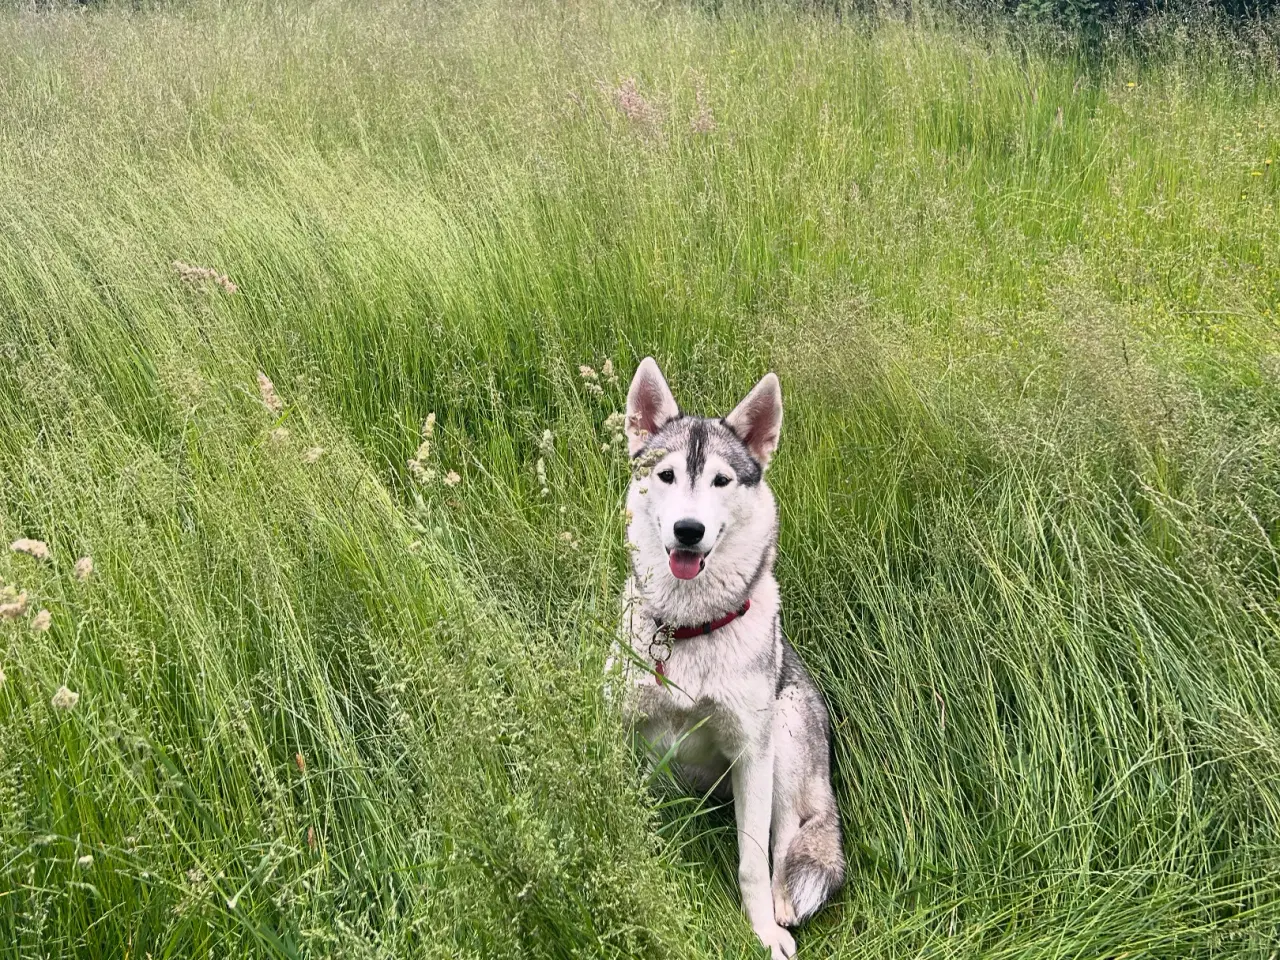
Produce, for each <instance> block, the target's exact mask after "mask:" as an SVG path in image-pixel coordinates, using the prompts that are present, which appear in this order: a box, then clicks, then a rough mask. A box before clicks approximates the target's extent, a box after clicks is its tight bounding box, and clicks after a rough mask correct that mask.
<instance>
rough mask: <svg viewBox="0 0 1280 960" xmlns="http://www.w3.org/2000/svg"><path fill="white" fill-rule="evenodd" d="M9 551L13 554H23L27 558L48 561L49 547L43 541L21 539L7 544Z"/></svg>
mask: <svg viewBox="0 0 1280 960" xmlns="http://www.w3.org/2000/svg"><path fill="white" fill-rule="evenodd" d="M9 549H10V550H12V551H13V552H14V553H25V554H26V555H27V556H29V557H35V558H36V559H37V560H48V559H49V545H48V544H47V543H45V542H44V541H43V540H30V539H28V538H27V537H22V538H20V539H18V540H15V541H13V543H11V544H9Z"/></svg>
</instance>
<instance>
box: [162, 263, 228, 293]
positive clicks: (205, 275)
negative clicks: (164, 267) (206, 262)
mask: <svg viewBox="0 0 1280 960" xmlns="http://www.w3.org/2000/svg"><path fill="white" fill-rule="evenodd" d="M173 268H174V269H175V270H177V271H178V276H179V277H181V278H182V279H183V280H184V281H185V282H186V283H189V284H192V285H193V286H194V285H196V284H200V283H204V282H206V281H208V282H212V283H215V284H217V285H218V286H220V287H221V288H222V289H223V290H225V291H227V293H235V292H236V291H238V290H239V289H240V288H239V287H237V286H236V285H235V284H234V283H233V282H232V280H231V278H230V277H229V276H227V275H226V274H225V273H219V272H218V271H217V270H214V269H213V268H212V267H197V266H193V265H192V264H190V263H183V262H182V261H181V260H175V261H173Z"/></svg>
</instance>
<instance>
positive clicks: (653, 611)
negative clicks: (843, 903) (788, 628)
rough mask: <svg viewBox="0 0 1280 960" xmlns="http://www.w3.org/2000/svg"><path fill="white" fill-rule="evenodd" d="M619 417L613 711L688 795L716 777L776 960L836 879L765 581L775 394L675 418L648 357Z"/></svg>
mask: <svg viewBox="0 0 1280 960" xmlns="http://www.w3.org/2000/svg"><path fill="white" fill-rule="evenodd" d="M626 425H627V436H628V439H629V441H630V450H631V456H632V464H633V468H634V470H633V480H632V483H631V489H630V492H629V493H628V495H627V508H628V514H629V517H630V522H629V525H628V529H627V538H628V541H629V543H630V546H631V556H632V561H631V563H632V575H631V577H630V579H629V580H628V581H627V585H626V590H625V595H624V598H623V603H624V617H623V629H622V636H621V637H620V639H619V644H618V647H617V648H616V649H615V651H614V656H613V657H612V658H611V663H612V664H615V665H616V666H617V669H618V670H619V671H620V672H621V675H622V677H623V682H622V684H621V687H622V689H623V691H624V693H623V697H622V702H623V706H624V709H625V711H626V713H627V716H628V719H629V720H630V721H631V722H632V723H633V725H634V726H635V727H636V728H637V729H638V731H639V733H640V735H641V736H642V737H643V738H644V740H645V741H646V742H647V743H648V744H649V745H650V747H651V749H652V750H653V751H654V752H655V753H657V754H658V755H659V756H665V755H667V754H668V752H670V751H674V752H673V757H674V761H675V769H676V771H677V773H678V775H679V776H680V777H681V778H682V779H684V780H686V781H687V782H688V783H689V784H690V785H691V786H693V787H694V788H695V789H697V790H699V791H700V792H701V791H706V790H711V789H721V790H723V788H724V787H725V785H726V784H725V781H726V780H727V781H728V784H727V785H728V787H729V788H730V789H731V791H732V796H733V803H734V814H735V819H736V820H737V827H738V854H739V867H738V882H739V884H740V886H741V889H742V908H743V911H744V912H745V913H746V915H747V918H748V919H749V920H750V922H751V926H752V928H753V929H754V930H755V932H756V934H757V935H758V936H759V937H760V939H761V941H762V942H763V943H764V945H765V946H767V947H768V948H769V949H770V951H771V952H772V954H773V958H774V960H780V958H783V957H790V956H792V955H793V954H794V953H795V940H794V939H792V937H791V934H790V933H789V932H788V931H787V930H786V929H785V928H786V927H791V926H795V925H796V924H798V923H800V922H801V921H803V920H804V919H805V918H806V917H808V916H810V915H811V914H813V913H814V912H815V911H816V910H817V909H818V908H819V907H821V906H822V904H823V903H825V902H826V900H827V899H828V898H829V897H830V896H831V894H832V893H834V892H835V891H836V890H837V889H838V888H839V887H840V885H841V883H842V882H843V881H844V853H843V849H842V847H841V839H840V821H839V817H838V813H837V810H836V799H835V793H834V791H833V790H832V787H831V773H830V742H831V728H830V723H829V721H828V717H827V708H826V704H825V703H824V702H823V699H822V695H821V694H820V693H819V692H818V688H817V687H816V686H815V685H814V682H813V680H812V679H811V678H810V676H809V674H808V673H807V672H806V671H805V668H804V666H803V665H802V664H801V663H800V660H799V658H798V657H797V656H796V652H795V650H794V649H793V648H792V647H791V645H790V644H789V643H788V642H787V640H786V638H785V637H784V636H783V635H782V629H781V623H780V616H779V609H780V606H781V600H780V598H779V595H778V582H777V581H776V580H775V579H774V576H773V562H774V557H775V555H776V553H777V532H778V512H777V505H776V504H775V503H774V499H773V494H772V493H771V492H770V491H769V487H768V486H767V485H766V484H765V481H764V471H765V468H766V467H767V466H768V463H769V458H770V456H772V454H773V452H774V450H775V449H776V447H777V445H778V434H779V430H780V428H781V426H782V390H781V388H780V387H779V385H778V378H777V377H776V376H774V375H773V374H772V373H770V374H768V375H767V376H765V378H764V379H763V380H761V381H760V382H759V383H758V384H756V386H755V388H754V389H753V390H752V391H751V393H749V394H748V395H747V397H746V399H745V400H743V401H742V402H741V403H740V404H738V406H737V407H736V408H735V409H734V411H733V412H732V413H731V414H729V415H728V416H727V417H724V418H723V419H711V418H702V417H691V416H685V415H684V414H682V413H681V412H680V409H679V407H678V406H677V405H676V401H675V398H674V397H673V396H672V395H671V390H670V388H668V386H667V382H666V380H664V379H663V376H662V373H661V371H660V370H659V369H658V365H657V364H656V363H655V362H654V361H653V358H652V357H649V358H646V359H645V360H644V362H643V363H641V364H640V367H639V369H637V370H636V374H635V378H634V379H633V380H632V381H631V389H630V392H629V394H628V396H627V424H626ZM770 841H772V844H771V843H770ZM770 852H772V861H773V870H772V878H771V877H770Z"/></svg>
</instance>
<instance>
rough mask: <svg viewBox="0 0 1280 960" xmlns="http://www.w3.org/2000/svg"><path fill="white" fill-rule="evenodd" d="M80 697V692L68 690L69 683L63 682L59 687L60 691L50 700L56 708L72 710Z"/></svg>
mask: <svg viewBox="0 0 1280 960" xmlns="http://www.w3.org/2000/svg"><path fill="white" fill-rule="evenodd" d="M79 699H80V694H78V693H76V692H74V691H73V690H68V689H67V685H66V684H63V685H62V686H60V687H59V688H58V692H57V693H55V694H54V695H53V699H52V700H50V701H49V702H50V703H51V704H52V705H53V708H54V709H55V710H70V709H71V708H72V707H74V706H75V705H76V702H77V701H78V700H79Z"/></svg>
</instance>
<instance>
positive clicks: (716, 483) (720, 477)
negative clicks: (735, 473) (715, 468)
mask: <svg viewBox="0 0 1280 960" xmlns="http://www.w3.org/2000/svg"><path fill="white" fill-rule="evenodd" d="M711 485H712V486H713V487H727V486H728V485H729V478H728V477H726V476H725V475H724V474H723V473H717V474H716V476H715V479H714V480H712V481H711Z"/></svg>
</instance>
